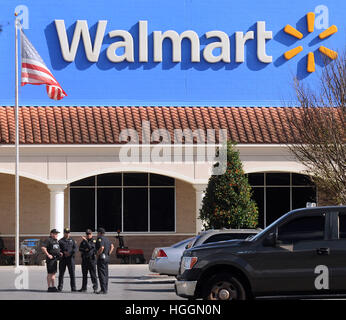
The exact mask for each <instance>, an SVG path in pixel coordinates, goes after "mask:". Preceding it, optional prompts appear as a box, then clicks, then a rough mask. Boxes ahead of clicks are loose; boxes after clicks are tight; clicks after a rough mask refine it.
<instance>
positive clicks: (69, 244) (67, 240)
mask: <svg viewBox="0 0 346 320" xmlns="http://www.w3.org/2000/svg"><path fill="white" fill-rule="evenodd" d="M59 245H60V250H61V252H62V253H63V256H62V258H61V260H60V263H59V285H58V291H62V288H63V286H64V274H65V270H66V266H67V268H68V272H69V274H70V283H71V291H72V292H75V291H77V289H76V276H75V263H74V255H75V253H76V251H77V245H76V241H74V240H73V239H72V238H71V237H70V229H69V228H65V229H64V237H63V238H61V239H60V240H59Z"/></svg>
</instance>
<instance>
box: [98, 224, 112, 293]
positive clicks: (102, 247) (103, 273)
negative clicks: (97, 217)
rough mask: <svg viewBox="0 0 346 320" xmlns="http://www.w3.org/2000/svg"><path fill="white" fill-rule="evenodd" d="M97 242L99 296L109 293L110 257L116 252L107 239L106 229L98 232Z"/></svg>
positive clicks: (100, 229)
mask: <svg viewBox="0 0 346 320" xmlns="http://www.w3.org/2000/svg"><path fill="white" fill-rule="evenodd" d="M97 232H98V234H97V236H98V238H97V240H96V250H97V252H96V255H97V273H98V276H99V281H100V287H101V290H100V291H98V292H97V294H107V291H108V263H109V256H110V255H111V253H112V252H113V250H114V245H113V244H112V243H111V242H110V241H109V240H108V239H107V238H106V237H105V233H106V231H105V229H103V228H99V229H98V230H97Z"/></svg>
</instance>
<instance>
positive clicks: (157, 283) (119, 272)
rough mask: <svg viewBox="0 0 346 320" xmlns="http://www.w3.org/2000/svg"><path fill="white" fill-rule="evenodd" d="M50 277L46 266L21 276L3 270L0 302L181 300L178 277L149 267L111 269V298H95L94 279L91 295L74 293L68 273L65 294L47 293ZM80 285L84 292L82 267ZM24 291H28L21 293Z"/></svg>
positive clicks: (0, 269) (0, 272)
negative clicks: (156, 272)
mask: <svg viewBox="0 0 346 320" xmlns="http://www.w3.org/2000/svg"><path fill="white" fill-rule="evenodd" d="M17 271H18V270H17ZM46 275H47V273H46V268H45V267H42V266H25V267H24V269H21V268H20V269H19V271H18V273H17V274H15V268H14V267H12V266H10V267H9V266H1V267H0V300H12V299H19V300H25V299H32V300H42V299H45V300H46V299H49V300H50V299H55V300H56V299H59V300H60V299H61V300H80V299H82V300H90V299H93V300H94V299H95V300H104V299H107V300H108V299H115V300H141V299H144V300H176V299H179V300H181V298H179V297H178V296H177V295H176V294H175V292H174V281H175V277H169V276H162V275H158V274H152V273H150V271H149V269H148V265H110V266H109V290H108V294H107V295H96V294H94V293H93V290H92V286H91V281H90V279H89V283H88V293H72V292H71V291H70V281H69V276H68V272H66V273H65V279H64V290H63V292H62V293H47V292H46V290H47V284H46ZM57 275H58V274H57ZM76 282H77V289H80V287H81V283H82V273H81V266H80V265H78V266H76ZM21 287H24V289H22V290H19V289H18V288H21Z"/></svg>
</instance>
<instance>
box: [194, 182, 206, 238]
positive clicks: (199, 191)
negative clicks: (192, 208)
mask: <svg viewBox="0 0 346 320" xmlns="http://www.w3.org/2000/svg"><path fill="white" fill-rule="evenodd" d="M193 187H194V189H195V191H196V234H197V233H198V232H200V231H201V230H202V227H203V224H202V220H201V219H199V210H200V209H201V208H202V200H203V197H204V192H205V189H206V188H207V185H206V184H194V185H193Z"/></svg>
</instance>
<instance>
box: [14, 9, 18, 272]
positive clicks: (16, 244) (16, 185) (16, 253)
mask: <svg viewBox="0 0 346 320" xmlns="http://www.w3.org/2000/svg"><path fill="white" fill-rule="evenodd" d="M15 16H16V19H15V33H16V35H15V40H16V44H15V54H16V57H15V72H16V75H15V82H16V83H15V122H16V123H15V131H16V137H15V140H16V141H15V149H16V164H15V214H16V218H15V224H16V236H15V261H16V267H19V175H18V171H19V122H18V112H19V110H18V23H19V21H18V19H17V13H15Z"/></svg>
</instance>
